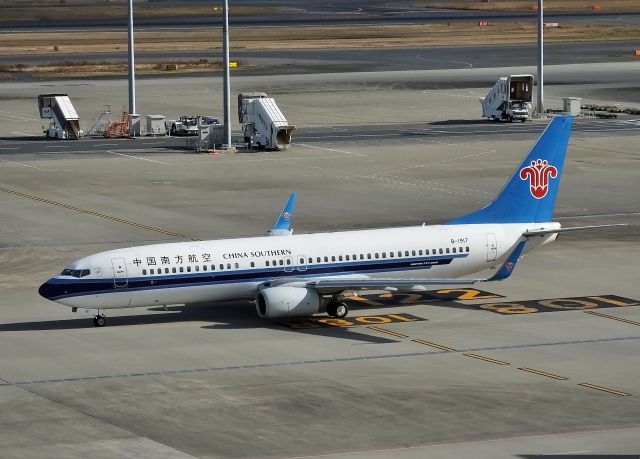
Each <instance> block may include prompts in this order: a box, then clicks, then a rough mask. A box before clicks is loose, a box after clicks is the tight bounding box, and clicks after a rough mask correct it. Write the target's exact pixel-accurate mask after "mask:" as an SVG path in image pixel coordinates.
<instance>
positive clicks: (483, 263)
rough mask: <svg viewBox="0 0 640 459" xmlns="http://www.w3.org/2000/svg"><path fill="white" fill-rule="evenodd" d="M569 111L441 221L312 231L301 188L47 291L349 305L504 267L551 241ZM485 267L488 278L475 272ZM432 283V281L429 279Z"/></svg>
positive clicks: (131, 300) (127, 300)
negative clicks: (268, 211) (242, 223)
mask: <svg viewBox="0 0 640 459" xmlns="http://www.w3.org/2000/svg"><path fill="white" fill-rule="evenodd" d="M571 126H572V118H571V117H570V116H556V117H554V118H553V120H552V121H551V122H550V123H549V125H548V126H547V127H546V128H545V130H544V132H543V133H542V134H541V135H540V137H539V139H538V140H537V142H536V143H535V145H534V146H533V148H532V149H531V150H530V152H529V153H528V154H527V155H526V156H525V158H524V160H523V161H522V163H521V164H520V165H519V166H518V168H517V169H516V170H515V172H514V173H513V175H512V176H511V177H510V179H509V180H508V181H507V183H506V184H505V185H504V187H503V188H502V190H501V191H500V192H499V193H498V194H497V195H496V197H495V198H494V199H493V200H492V202H491V203H490V204H488V205H487V206H485V207H483V208H481V209H478V210H475V211H473V212H471V213H468V214H466V215H463V216H460V217H458V218H455V219H453V220H451V221H448V222H446V223H444V224H440V225H431V226H428V225H426V224H421V225H415V226H409V227H400V228H384V229H367V230H353V231H341V232H325V233H312V234H293V231H292V230H291V228H290V223H291V218H292V214H293V208H294V204H295V194H291V196H290V197H289V200H288V201H287V204H286V205H285V207H284V209H283V210H282V212H281V213H280V215H279V217H278V219H277V221H276V223H275V224H274V226H273V227H272V228H271V229H270V230H269V231H268V232H267V235H265V236H261V237H248V238H239V239H222V240H211V241H196V242H192V241H189V242H178V243H171V244H154V245H146V246H139V247H128V248H121V249H116V250H110V251H106V252H100V253H96V254H93V255H89V256H87V257H84V258H81V259H79V260H76V261H74V262H72V263H70V264H68V265H67V266H66V267H65V269H64V270H63V271H62V272H61V273H60V274H59V275H57V276H55V277H53V278H51V279H49V280H48V281H47V282H45V283H44V284H42V286H41V287H40V288H39V290H38V291H39V293H40V295H41V296H43V297H44V298H47V299H49V300H52V301H55V302H57V303H60V304H63V305H66V306H70V307H71V308H72V310H73V311H74V312H75V311H77V309H78V308H83V309H87V310H95V311H96V312H97V314H96V315H95V317H94V319H93V322H94V325H95V326H98V327H102V326H104V325H105V324H106V317H105V315H104V313H103V312H102V311H103V310H106V309H111V308H134V307H149V306H163V305H164V306H166V305H173V304H188V303H204V302H209V303H215V302H221V301H231V300H254V301H255V304H256V311H257V314H258V316H259V317H261V318H264V319H277V318H287V317H308V316H312V315H315V314H320V313H327V314H328V315H330V316H333V317H337V318H343V317H346V316H347V314H348V312H349V308H348V306H347V304H346V303H345V302H344V301H342V300H341V296H342V294H344V292H347V291H348V292H359V291H363V290H386V291H390V292H398V291H402V292H420V291H425V290H426V289H427V286H452V285H453V286H459V285H475V284H477V283H479V282H494V281H502V280H504V279H507V278H508V277H509V276H510V275H511V273H512V272H513V270H514V268H515V265H516V263H517V262H518V260H519V259H520V257H521V256H522V255H523V254H524V253H526V252H529V251H531V250H533V249H534V248H536V247H539V246H542V245H545V244H547V243H550V242H552V241H554V240H555V239H556V238H557V236H558V234H559V233H562V232H565V231H572V230H578V229H590V228H599V227H604V226H617V225H599V226H582V227H573V228H562V227H561V225H560V223H557V222H553V221H552V215H553V209H554V206H555V201H556V196H557V193H558V189H559V185H560V177H561V175H562V169H563V164H564V159H565V156H566V150H567V145H568V142H569V137H570V133H571ZM487 268H494V269H496V271H495V273H494V274H493V275H492V276H491V277H489V278H469V277H462V276H469V275H471V274H472V273H476V272H479V271H482V270H485V269H487ZM431 288H433V287H431Z"/></svg>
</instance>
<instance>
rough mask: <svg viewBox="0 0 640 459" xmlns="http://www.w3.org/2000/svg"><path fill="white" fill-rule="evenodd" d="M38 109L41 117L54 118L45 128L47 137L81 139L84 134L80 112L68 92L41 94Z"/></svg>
mask: <svg viewBox="0 0 640 459" xmlns="http://www.w3.org/2000/svg"><path fill="white" fill-rule="evenodd" d="M38 109H39V111H40V118H44V119H50V120H52V121H51V124H49V127H48V128H46V129H45V130H44V134H45V136H46V137H47V138H53V139H79V138H81V137H82V136H83V134H84V133H83V132H82V129H80V119H79V118H78V112H76V109H75V108H74V107H73V104H72V103H71V99H69V96H68V95H67V94H40V95H39V96H38Z"/></svg>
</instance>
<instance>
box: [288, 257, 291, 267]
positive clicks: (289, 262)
mask: <svg viewBox="0 0 640 459" xmlns="http://www.w3.org/2000/svg"><path fill="white" fill-rule="evenodd" d="M290 264H291V259H290V258H287V266H289V265H290Z"/></svg>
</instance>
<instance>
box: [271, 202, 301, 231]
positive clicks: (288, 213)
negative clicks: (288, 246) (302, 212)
mask: <svg viewBox="0 0 640 459" xmlns="http://www.w3.org/2000/svg"><path fill="white" fill-rule="evenodd" d="M295 204H296V194H295V193H291V194H290V195H289V199H287V202H286V204H285V205H284V208H283V209H282V212H280V215H278V219H277V220H276V222H275V223H274V224H273V226H272V227H271V229H270V230H269V231H267V234H266V235H267V236H290V235H291V234H292V233H293V230H292V229H291V228H290V227H291V217H293V209H294V207H295Z"/></svg>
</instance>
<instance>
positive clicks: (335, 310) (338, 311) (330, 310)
mask: <svg viewBox="0 0 640 459" xmlns="http://www.w3.org/2000/svg"><path fill="white" fill-rule="evenodd" d="M327 314H329V315H330V316H331V317H335V318H336V319H344V318H345V317H347V314H349V306H347V303H345V302H344V301H338V300H336V299H333V300H331V301H329V302H328V303H327Z"/></svg>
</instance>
